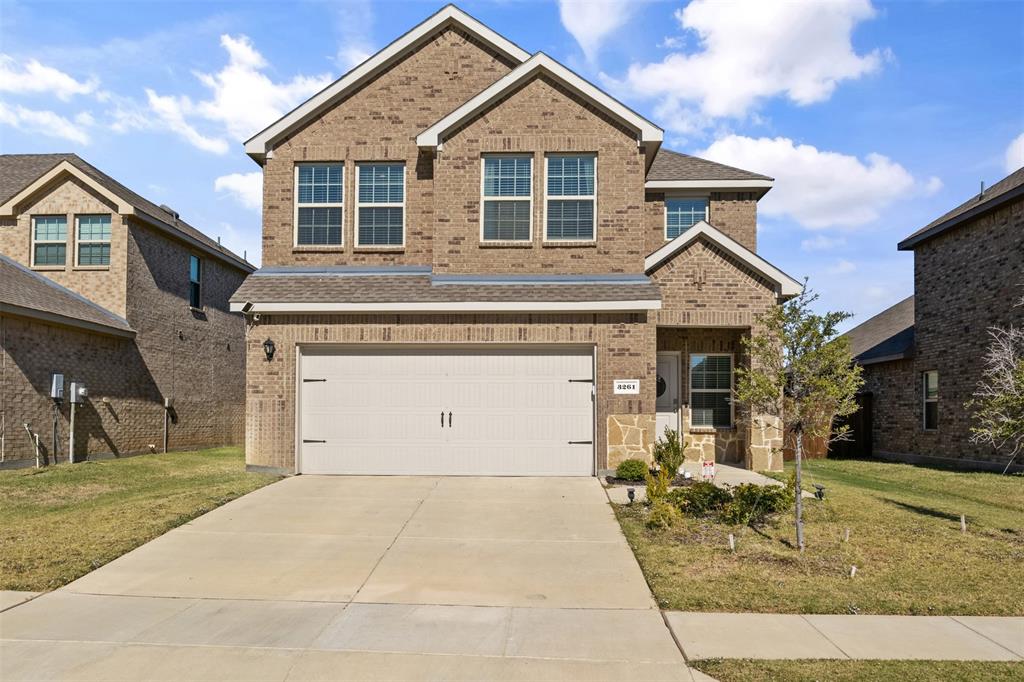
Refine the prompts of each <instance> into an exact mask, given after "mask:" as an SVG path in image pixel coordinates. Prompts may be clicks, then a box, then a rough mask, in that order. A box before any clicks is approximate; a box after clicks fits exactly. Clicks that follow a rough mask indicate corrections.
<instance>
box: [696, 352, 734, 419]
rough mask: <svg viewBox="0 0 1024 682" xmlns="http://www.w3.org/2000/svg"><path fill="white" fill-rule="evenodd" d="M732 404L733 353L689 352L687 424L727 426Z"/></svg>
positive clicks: (730, 416) (731, 413)
mask: <svg viewBox="0 0 1024 682" xmlns="http://www.w3.org/2000/svg"><path fill="white" fill-rule="evenodd" d="M732 407H733V405H732V355H728V354H710V353H702V354H694V355H691V356H690V425H691V426H708V427H714V428H719V429H721V428H729V427H731V426H732V422H733V409H732Z"/></svg>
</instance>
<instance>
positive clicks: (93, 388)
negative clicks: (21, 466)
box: [0, 154, 255, 461]
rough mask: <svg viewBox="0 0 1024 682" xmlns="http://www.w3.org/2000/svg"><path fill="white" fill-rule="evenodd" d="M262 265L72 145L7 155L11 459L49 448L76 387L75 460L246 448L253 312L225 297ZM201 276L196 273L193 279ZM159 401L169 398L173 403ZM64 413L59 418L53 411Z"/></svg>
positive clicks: (62, 434)
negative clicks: (235, 307)
mask: <svg viewBox="0 0 1024 682" xmlns="http://www.w3.org/2000/svg"><path fill="white" fill-rule="evenodd" d="M253 270H255V268H254V267H253V266H252V265H250V264H249V263H247V262H246V261H245V260H243V259H242V258H239V257H238V256H236V255H235V254H233V253H231V252H230V251H228V250H227V249H225V248H223V247H221V246H220V245H219V244H218V243H217V242H216V241H214V240H212V239H210V238H209V237H207V236H206V235H204V234H203V233H201V232H199V231H198V230H196V229H195V228H194V227H192V226H190V225H188V224H187V223H185V222H184V221H182V220H180V219H179V217H178V215H177V214H176V213H174V212H173V211H171V210H170V209H169V208H167V207H164V206H157V205H155V204H153V203H151V202H149V201H147V200H146V199H144V198H142V197H140V196H139V195H137V194H135V193H134V192H132V191H131V190H129V189H128V188H127V187H125V186H124V185H122V184H120V183H118V182H117V181H115V180H114V179H113V178H111V177H109V176H107V175H106V174H104V173H102V172H101V171H99V170H97V169H96V168H94V167H93V166H91V165H90V164H88V163H86V162H85V161H84V160H82V159H81V158H79V157H78V156H76V155H74V154H15V155H0V275H2V282H0V346H2V351H3V355H2V358H0V359H2V363H3V364H2V365H0V414H2V425H3V436H4V437H3V459H4V460H5V461H13V460H24V459H27V458H32V457H34V456H35V453H34V446H33V443H32V439H31V438H30V437H29V435H28V434H27V433H26V431H25V427H24V425H25V424H29V426H30V428H31V430H32V431H33V432H36V433H38V434H39V436H40V442H41V446H42V447H43V451H44V453H45V454H47V455H52V454H53V453H52V452H51V451H52V450H53V449H54V435H53V434H54V422H55V421H56V426H57V429H56V431H57V434H58V435H57V452H56V454H57V455H58V458H59V461H65V459H66V458H67V456H68V439H69V435H70V434H69V423H68V422H69V417H70V407H69V402H68V400H67V399H65V400H63V401H62V402H61V403H60V404H59V405H58V407H57V408H56V411H55V408H54V401H53V400H51V398H50V388H51V378H52V375H53V374H62V375H63V377H64V382H65V384H64V385H65V389H68V388H69V387H70V382H72V381H76V382H82V383H84V384H85V386H86V388H87V389H88V397H87V398H86V399H85V401H84V402H83V403H82V404H81V405H79V406H77V407H76V423H75V457H76V460H81V459H85V458H86V457H87V456H89V455H99V454H114V455H123V454H131V453H139V452H148V451H151V450H154V449H155V450H162V449H163V448H164V445H165V443H164V425H165V417H166V422H167V446H168V447H169V448H171V449H181V448H192V447H202V446H214V445H226V444H235V443H240V442H242V440H243V429H244V416H243V415H244V400H245V399H244V391H245V383H244V376H245V350H244V343H245V321H244V319H243V318H242V316H241V315H238V314H237V313H232V312H231V311H230V310H229V304H228V298H229V297H230V296H231V294H233V293H234V291H235V290H236V289H237V288H238V286H239V285H240V284H241V282H242V280H243V279H244V278H245V276H246V275H247V274H249V273H251V272H252V271H253ZM197 275H198V276H197ZM165 401H169V404H168V407H167V409H165ZM55 415H56V417H55Z"/></svg>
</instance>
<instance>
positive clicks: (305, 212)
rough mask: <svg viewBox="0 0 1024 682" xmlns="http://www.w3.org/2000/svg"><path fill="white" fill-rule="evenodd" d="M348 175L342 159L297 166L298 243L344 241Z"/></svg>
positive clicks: (296, 221) (296, 209)
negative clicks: (345, 184)
mask: <svg viewBox="0 0 1024 682" xmlns="http://www.w3.org/2000/svg"><path fill="white" fill-rule="evenodd" d="M344 178H345V165H344V164H341V163H302V164H297V165H296V166H295V244H296V246H341V245H342V243H343V241H344V238H343V236H342V234H343V231H342V226H343V224H344V214H345V211H344V210H343V209H344V204H343V201H344V194H345V192H344V182H343V181H344Z"/></svg>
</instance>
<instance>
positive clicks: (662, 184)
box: [644, 180, 775, 190]
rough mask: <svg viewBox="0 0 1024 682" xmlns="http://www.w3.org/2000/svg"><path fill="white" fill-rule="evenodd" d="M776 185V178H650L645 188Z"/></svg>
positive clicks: (752, 187)
mask: <svg viewBox="0 0 1024 682" xmlns="http://www.w3.org/2000/svg"><path fill="white" fill-rule="evenodd" d="M774 186H775V181H774V180H648V181H647V182H645V183H644V189H652V190H655V189H698V190H709V189H764V190H769V189H771V188H772V187H774Z"/></svg>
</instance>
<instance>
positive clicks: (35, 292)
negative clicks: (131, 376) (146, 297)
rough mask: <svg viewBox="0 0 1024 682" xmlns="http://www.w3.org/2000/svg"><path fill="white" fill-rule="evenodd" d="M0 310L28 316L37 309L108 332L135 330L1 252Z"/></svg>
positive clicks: (77, 324)
mask: <svg viewBox="0 0 1024 682" xmlns="http://www.w3.org/2000/svg"><path fill="white" fill-rule="evenodd" d="M0 311H4V312H10V313H14V314H19V315H26V316H29V317H40V315H38V313H44V315H45V317H47V318H49V317H51V316H56V317H58V318H64V319H62V320H60V321H63V322H66V323H67V324H71V325H74V326H86V325H87V326H89V327H93V328H94V327H97V326H98V327H102V328H104V329H106V330H109V331H111V332H122V333H123V332H128V333H134V330H133V329H132V328H131V326H129V324H128V322H127V321H126V320H125V319H124V318H123V317H118V316H117V315H115V314H114V313H112V312H110V311H109V310H107V309H106V308H104V307H102V306H99V305H97V304H95V303H93V302H92V301H90V300H88V299H87V298H85V297H84V296H81V295H79V294H76V293H75V292H73V291H71V290H70V289H67V288H65V287H62V286H61V285H59V284H57V283H56V282H54V281H53V280H51V279H49V278H48V277H44V276H42V275H40V274H39V273H36V272H32V271H31V270H29V269H28V268H26V267H25V266H23V265H21V264H19V263H16V262H14V261H13V260H11V259H10V258H8V257H6V256H3V255H0ZM80 323H86V325H82V324H80ZM97 331H103V329H101V330H97Z"/></svg>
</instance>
